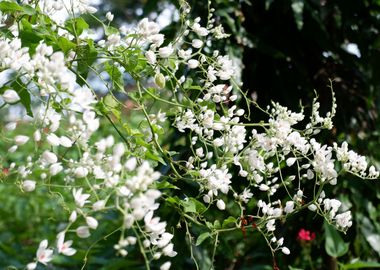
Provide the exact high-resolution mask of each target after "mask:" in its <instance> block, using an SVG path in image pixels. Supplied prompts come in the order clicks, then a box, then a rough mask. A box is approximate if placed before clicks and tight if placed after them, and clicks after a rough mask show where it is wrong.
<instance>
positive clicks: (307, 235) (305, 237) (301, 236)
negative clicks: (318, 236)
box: [297, 229, 315, 242]
mask: <svg viewBox="0 0 380 270" xmlns="http://www.w3.org/2000/svg"><path fill="white" fill-rule="evenodd" d="M297 239H298V240H300V241H305V242H309V241H313V240H314V239H315V233H314V232H311V231H308V230H305V229H301V230H300V231H299V232H298V236H297Z"/></svg>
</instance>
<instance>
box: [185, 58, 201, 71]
mask: <svg viewBox="0 0 380 270" xmlns="http://www.w3.org/2000/svg"><path fill="white" fill-rule="evenodd" d="M187 65H188V66H189V68H191V69H194V68H197V67H198V66H199V62H198V60H195V59H190V60H189V61H188V62H187Z"/></svg>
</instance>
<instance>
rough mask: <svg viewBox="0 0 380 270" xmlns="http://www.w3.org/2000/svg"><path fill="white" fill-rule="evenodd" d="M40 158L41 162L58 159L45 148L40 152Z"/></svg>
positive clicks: (49, 162) (55, 161) (50, 161)
mask: <svg viewBox="0 0 380 270" xmlns="http://www.w3.org/2000/svg"><path fill="white" fill-rule="evenodd" d="M41 159H42V161H43V162H45V163H47V164H52V163H57V161H58V158H57V156H56V155H55V154H54V153H52V152H50V151H47V150H46V151H45V152H43V153H42V156H41Z"/></svg>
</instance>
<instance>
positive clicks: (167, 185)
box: [155, 181, 179, 189]
mask: <svg viewBox="0 0 380 270" xmlns="http://www.w3.org/2000/svg"><path fill="white" fill-rule="evenodd" d="M155 183H156V188H157V189H165V188H168V189H179V187H177V186H175V185H173V184H171V183H169V182H167V181H161V182H155Z"/></svg>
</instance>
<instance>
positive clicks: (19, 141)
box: [15, 135, 29, 145]
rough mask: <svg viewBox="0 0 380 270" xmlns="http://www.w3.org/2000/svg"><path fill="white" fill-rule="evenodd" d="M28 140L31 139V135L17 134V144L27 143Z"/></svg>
mask: <svg viewBox="0 0 380 270" xmlns="http://www.w3.org/2000/svg"><path fill="white" fill-rule="evenodd" d="M28 141H29V137H28V136H24V135H17V136H16V137H15V144H16V145H23V144H26V143H27V142H28Z"/></svg>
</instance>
